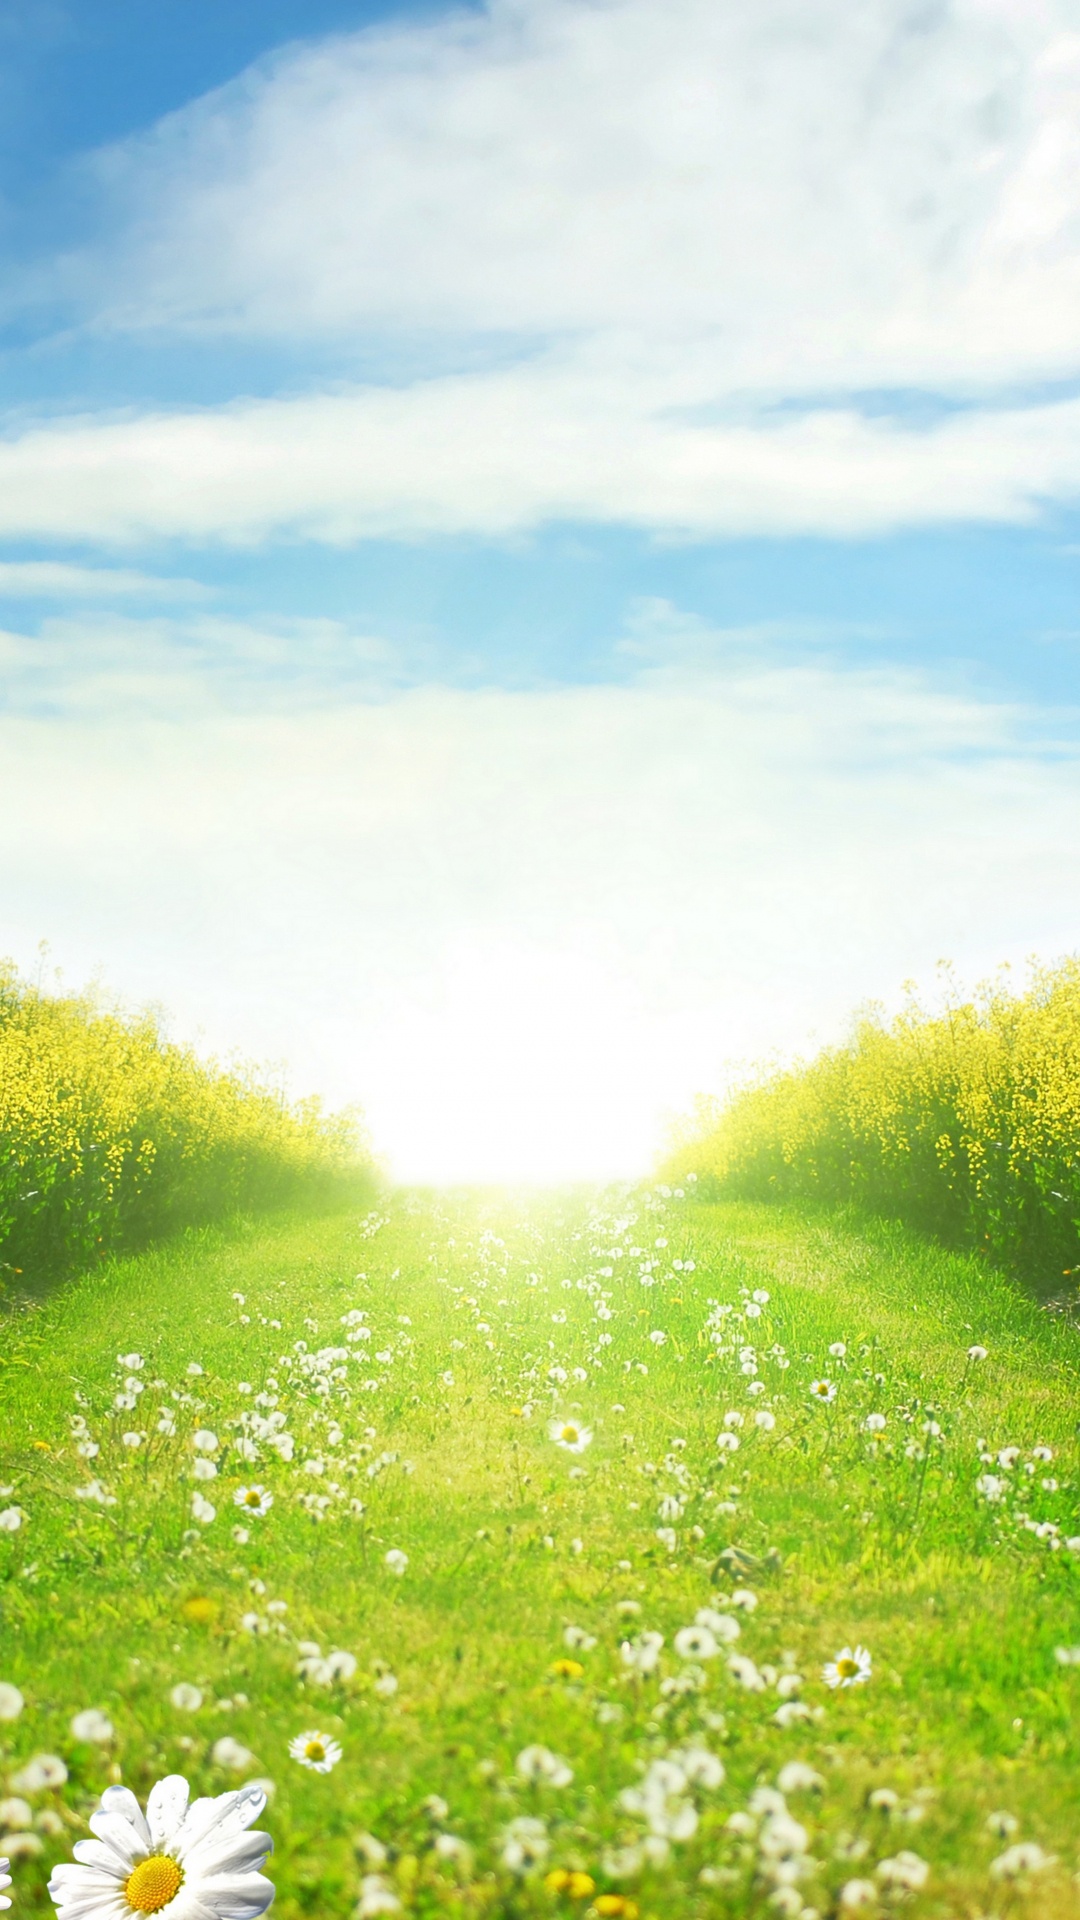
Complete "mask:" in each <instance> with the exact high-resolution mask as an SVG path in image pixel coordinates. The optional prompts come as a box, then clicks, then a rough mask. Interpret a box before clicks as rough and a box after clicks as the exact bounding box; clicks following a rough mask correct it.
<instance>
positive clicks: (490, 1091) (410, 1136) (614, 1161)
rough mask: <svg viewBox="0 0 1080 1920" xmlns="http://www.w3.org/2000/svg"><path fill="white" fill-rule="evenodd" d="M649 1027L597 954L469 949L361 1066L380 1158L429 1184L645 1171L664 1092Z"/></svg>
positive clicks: (403, 1013)
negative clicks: (643, 1036) (645, 1035)
mask: <svg viewBox="0 0 1080 1920" xmlns="http://www.w3.org/2000/svg"><path fill="white" fill-rule="evenodd" d="M643 1027H646V1028H647V1029H648V1031H649V1038H650V1040H651V1042H652V1045H653V1046H655V1044H656V1034H655V1030H654V1028H653V1026H652V1023H649V1022H647V1021H645V1020H644V1019H643V1010H642V1009H641V1008H640V1007H638V1006H636V1005H635V1003H634V996H633V993H632V989H631V988H630V986H629V983H627V982H625V981H621V980H619V978H618V977H617V976H616V977H613V976H612V974H611V973H610V972H609V971H608V970H607V969H606V968H604V967H603V966H602V965H601V964H599V963H598V962H596V961H594V960H593V959H592V958H591V957H590V956H587V955H586V956H580V955H575V954H567V953H566V952H565V951H563V952H560V953H555V954H544V953H538V952H536V951H528V950H524V949H521V948H516V947H515V948H509V947H499V948H495V949H491V948H485V949H483V950H478V949H473V948H471V947H470V948H469V949H468V950H463V951H461V952H459V953H458V954H457V955H456V956H455V957H454V959H453V962H452V964H451V965H450V967H449V968H448V969H447V970H445V971H444V972H443V973H442V974H441V975H440V977H439V981H438V984H437V985H436V986H434V987H433V988H432V990H431V992H430V994H429V996H428V998H427V1000H426V1002H425V1003H424V1004H422V1005H419V1006H418V1005H417V1004H416V1003H415V1001H413V1002H411V1003H410V1005H409V1006H408V1008H407V1009H406V1008H404V1007H403V1008H402V1009H401V1010H400V1014H399V1015H398V1017H393V1015H392V1014H390V1013H389V1010H388V1018H387V1020H386V1024H385V1026H384V1029H383V1034H384V1041H383V1046H384V1048H385V1051H384V1052H383V1051H382V1050H381V1049H380V1057H378V1058H375V1059H372V1058H368V1059H365V1060H364V1061H363V1062H362V1063H358V1082H359V1084H362V1085H363V1087H364V1089H365V1108H366V1113H367V1119H368V1123H369V1126H370V1128H371V1131H372V1134H373V1137H374V1141H375V1146H376V1150H377V1151H378V1152H379V1153H380V1154H381V1155H382V1156H383V1157H384V1158H385V1160H386V1161H387V1162H388V1164H389V1167H390V1170H391V1172H392V1173H393V1175H394V1176H395V1178H397V1179H400V1180H404V1181H416V1182H420V1183H424V1184H426V1183H434V1184H453V1183H458V1182H472V1181H476V1182H489V1181H492V1182H495V1181H497V1182H508V1183H513V1184H517V1183H528V1184H533V1183H535V1184H549V1183H554V1182H558V1181H568V1180H587V1179H601V1180H603V1179H615V1178H619V1177H622V1176H624V1175H625V1176H634V1175H637V1174H641V1173H643V1172H646V1171H647V1170H648V1168H649V1167H650V1166H651V1164H652V1162H653V1160H654V1159H655V1156H656V1153H657V1151H658V1148H659V1146H660V1134H661V1109H662V1106H663V1097H662V1095H661V1094H660V1093H659V1092H658V1091H657V1090H656V1089H655V1086H654V1081H653V1075H652V1074H651V1073H650V1072H649V1066H650V1062H649V1060H648V1058H647V1055H648V1054H649V1052H651V1050H652V1048H651V1047H650V1046H640V1045H635V1036H636V1035H637V1034H640V1033H641V1032H642V1029H643ZM668 1065H669V1069H670V1063H668Z"/></svg>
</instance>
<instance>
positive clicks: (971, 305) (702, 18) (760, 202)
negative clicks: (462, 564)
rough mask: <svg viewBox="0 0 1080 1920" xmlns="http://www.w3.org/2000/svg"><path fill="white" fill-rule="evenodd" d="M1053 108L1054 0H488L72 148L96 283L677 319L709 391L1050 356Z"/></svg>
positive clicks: (631, 325) (1073, 60)
mask: <svg viewBox="0 0 1080 1920" xmlns="http://www.w3.org/2000/svg"><path fill="white" fill-rule="evenodd" d="M1078 127H1080V32H1078V31H1077V22H1076V12H1075V8H1074V6H1073V5H1072V4H1071V0H934V4H931V5H927V4H925V0H867V4H865V5H863V6H861V7H859V8H858V9H856V10H855V12H854V13H853V11H852V8H851V6H850V5H849V4H847V3H846V0H755V4H754V5H752V6H751V5H747V4H745V0H667V4H666V5H665V6H664V7H662V8H658V7H657V6H656V5H655V4H654V0H491V4H489V5H488V6H487V8H485V10H484V11H483V12H482V13H480V14H475V13H468V14H466V13H457V12H450V13H448V14H446V15H444V16H443V17H441V18H438V19H436V20H434V21H428V22H426V23H422V24H417V23H415V22H412V23H406V24H403V25H402V24H390V25H384V26H380V27H378V28H376V29H373V30H368V31H365V32H361V33H357V34H354V35H351V36H344V37H339V38H336V39H333V40H331V41H329V42H323V43H316V44H314V45H309V46H303V45H301V46H298V47H293V48H289V49H287V50H286V51H285V52H284V53H280V54H278V55H276V56H274V57H273V58H271V59H269V60H268V61H266V62H264V63H263V64H262V65H260V66H257V67H255V68H254V69H252V70H251V71H249V72H248V73H246V74H245V75H243V76H242V77H241V78H240V79H239V80H238V81H236V82H235V83H234V84H233V85H231V86H228V87H225V88H223V89H221V90H220V91H218V92H216V93H214V94H211V95H209V96H208V97H207V98H205V99H203V100H201V101H199V102H196V103H194V104H193V105H192V106H191V107H189V108H187V109H185V110H184V111H183V112H181V113H178V114H174V115H172V116H170V117H169V118H168V119H167V120H165V121H164V122H162V123H161V124H160V125H159V126H158V127H157V128H156V129H155V130H154V131H153V132H152V133H150V134H149V135H148V136H144V137H142V138H139V139H137V140H134V141H132V142H129V143H128V144H126V145H124V146H121V147H119V148H116V149H113V150H112V151H111V152H110V153H109V154H107V155H105V156H103V157H102V158H101V159H99V160H98V162H97V163H96V173H97V179H98V184H99V190H100V191H101V192H102V193H103V195H104V198H105V204H106V206H107V209H108V218H109V220H110V221H111V222H113V223H114V224H116V225H118V226H119V240H118V243H117V245H116V246H115V247H114V248H112V249H111V250H106V253H105V254H104V255H103V256H99V268H100V267H102V265H104V271H103V272H102V273H101V274H100V277H99V279H98V281H97V296H98V299H99V302H100V307H101V311H102V313H103V315H104V316H105V317H106V319H108V320H111V322H112V323H113V324H117V325H122V326H130V325H135V326H160V325H176V324H181V325H195V326H205V327H211V328H217V327H225V328H236V329H239V330H241V331H255V332H262V333H266V334H281V333H300V334H303V335H306V334H309V333H311V332H317V333H322V332H326V331H330V332H339V333H342V332H343V333H347V334H349V335H352V336H355V335H356V334H357V332H358V331H359V332H362V333H370V332H372V331H379V330H383V331H393V332H399V331H400V330H401V329H402V328H405V329H411V330H414V331H417V332H419V333H423V334H427V335H429V336H446V335H454V334H457V335H459V336H465V337H468V338H469V339H475V338H477V337H483V336H490V335H492V334H508V335H511V336H515V337H520V338H524V339H537V338H543V337H546V336H551V335H559V336H565V335H575V336H576V335H582V334H584V335H592V334H601V335H605V336H606V335H618V334H619V333H621V332H624V331H630V332H633V333H636V334H640V335H642V336H644V337H648V338H661V339H663V338H667V339H671V338H675V339H681V338H686V337H690V338H693V339H695V340H697V339H701V340H703V341H704V342H706V343H707V347H708V353H709V357H710V359H711V363H712V367H713V371H714V376H715V381H716V385H717V387H718V388H719V389H721V390H726V391H733V390H743V391H745V390H747V389H749V388H753V387H764V388H766V389H768V390H770V391H771V390H775V389H781V390H783V391H787V392H792V391H797V392H806V391H807V390H814V389H817V388H820V387H823V386H824V387H828V386H830V385H836V384H839V385H842V386H844V387H852V386H864V387H865V386H882V385H887V386H896V385H908V384H920V385H922V384H930V385H937V384H939V383H945V384H952V383H956V382H959V383H960V384H961V385H962V386H964V387H968V386H969V385H970V384H971V383H972V382H978V381H986V380H989V381H1015V380H1018V379H1019V380H1030V379H1032V378H1038V377H1044V376H1046V375H1047V374H1049V373H1061V372H1073V371H1075V370H1076V366H1077V346H1076V342H1077V338H1078V325H1080V258H1078V250H1077V243H1078V236H1080V131H1078ZM85 264H86V266H87V270H88V272H89V274H90V276H91V278H92V277H93V263H92V262H90V263H85ZM105 273H107V276H108V279H107V286H106V284H105Z"/></svg>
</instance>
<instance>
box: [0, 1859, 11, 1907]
mask: <svg viewBox="0 0 1080 1920" xmlns="http://www.w3.org/2000/svg"><path fill="white" fill-rule="evenodd" d="M10 1885H11V1875H10V1873H9V1872H8V1862H7V1861H6V1860H0V1907H10V1905H11V1901H10V1900H9V1899H8V1898H7V1894H6V1889H7V1888H8V1887H10Z"/></svg>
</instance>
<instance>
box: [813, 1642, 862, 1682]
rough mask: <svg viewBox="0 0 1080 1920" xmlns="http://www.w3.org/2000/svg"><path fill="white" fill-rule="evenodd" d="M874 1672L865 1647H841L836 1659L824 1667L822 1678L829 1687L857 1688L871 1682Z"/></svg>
mask: <svg viewBox="0 0 1080 1920" xmlns="http://www.w3.org/2000/svg"><path fill="white" fill-rule="evenodd" d="M872 1671H873V1669H872V1667H871V1664H870V1655H869V1653H868V1652H867V1650H866V1648H865V1647H855V1648H852V1647H841V1649H840V1652H839V1653H838V1654H837V1656H836V1659H835V1660H829V1661H827V1662H826V1664H825V1665H824V1666H823V1667H822V1669H821V1677H822V1679H823V1680H824V1682H825V1685H826V1686H827V1687H857V1686H861V1685H862V1683H863V1681H864V1680H869V1678H870V1675H871V1672H872Z"/></svg>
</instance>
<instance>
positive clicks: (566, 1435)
mask: <svg viewBox="0 0 1080 1920" xmlns="http://www.w3.org/2000/svg"><path fill="white" fill-rule="evenodd" d="M577 1437H578V1430H577V1428H576V1427H564V1428H563V1430H562V1433H561V1434H560V1435H559V1438H560V1439H561V1440H567V1441H569V1443H570V1445H571V1446H573V1444H574V1442H575V1441H576V1439H577Z"/></svg>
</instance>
